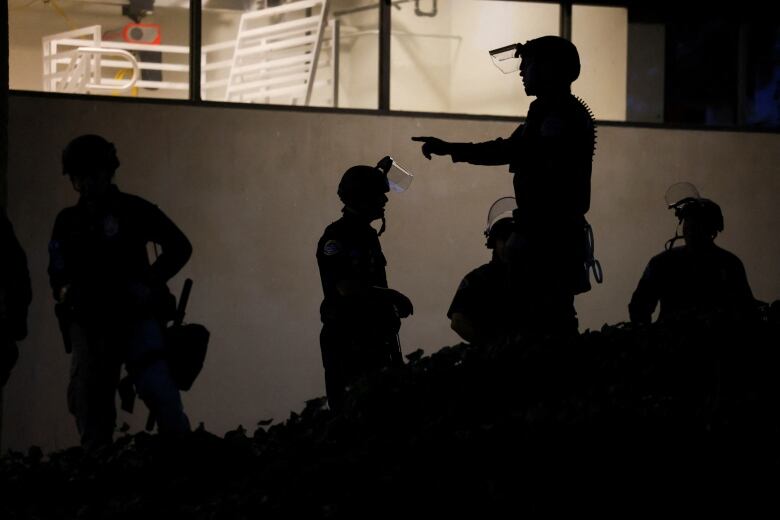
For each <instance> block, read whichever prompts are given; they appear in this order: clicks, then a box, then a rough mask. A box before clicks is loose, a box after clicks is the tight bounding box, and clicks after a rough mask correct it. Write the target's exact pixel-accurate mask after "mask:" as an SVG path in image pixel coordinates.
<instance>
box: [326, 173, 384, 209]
mask: <svg viewBox="0 0 780 520" xmlns="http://www.w3.org/2000/svg"><path fill="white" fill-rule="evenodd" d="M389 191H390V185H389V183H388V181H387V176H386V175H385V174H384V172H382V170H380V169H379V168H375V167H373V166H365V165H360V166H352V167H351V168H349V169H348V170H347V171H345V172H344V175H342V176H341V181H340V182H339V188H338V196H339V198H340V199H341V202H343V203H344V205H345V206H350V207H351V206H356V205H359V204H360V202H361V201H362V200H365V199H367V198H373V197H377V196H378V195H382V194H385V193H387V192H389Z"/></svg>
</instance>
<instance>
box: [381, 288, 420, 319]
mask: <svg viewBox="0 0 780 520" xmlns="http://www.w3.org/2000/svg"><path fill="white" fill-rule="evenodd" d="M387 292H388V296H389V298H390V302H391V303H392V304H393V307H395V310H396V311H398V317H399V318H407V317H409V316H410V315H412V314H414V307H413V306H412V300H410V299H409V298H407V297H406V296H405V295H404V294H402V293H400V292H398V291H396V290H395V289H387Z"/></svg>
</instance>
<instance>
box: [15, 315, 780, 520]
mask: <svg viewBox="0 0 780 520" xmlns="http://www.w3.org/2000/svg"><path fill="white" fill-rule="evenodd" d="M778 303H780V302H775V305H774V306H773V311H771V312H767V313H766V314H765V316H764V319H763V320H762V321H760V322H759V321H752V322H749V323H747V322H741V323H729V322H727V321H726V320H723V319H722V317H720V316H709V317H702V318H701V319H700V320H697V321H696V322H695V323H690V322H689V323H685V324H682V323H680V324H668V325H666V326H657V325H654V326H651V327H645V328H636V327H632V326H630V325H626V324H621V325H617V326H605V327H604V328H602V330H601V331H587V332H585V333H584V334H582V335H581V336H580V337H579V338H576V339H572V340H569V341H555V340H546V341H540V342H536V343H533V344H527V343H526V344H525V346H521V344H506V345H499V346H492V347H482V348H477V347H473V346H468V345H463V344H462V345H457V346H453V347H446V348H444V349H442V350H440V351H439V352H437V353H435V354H433V355H431V356H425V357H424V356H422V355H421V352H417V353H414V354H412V355H410V356H408V357H409V363H408V365H407V366H405V367H404V368H403V369H399V370H395V371H388V372H384V373H381V374H376V375H375V376H373V377H371V378H366V379H364V380H361V381H360V382H359V384H358V385H356V387H355V388H353V390H352V392H351V394H350V397H349V401H348V403H347V405H346V409H345V410H344V412H343V413H342V414H340V415H334V414H332V413H331V412H330V411H328V410H327V408H325V407H324V404H325V401H324V399H314V400H312V401H309V402H308V403H307V406H306V408H305V409H304V410H303V411H302V412H301V413H300V414H297V413H293V414H291V416H290V418H289V419H288V420H287V421H285V422H284V423H281V424H276V425H273V426H269V425H265V426H263V425H258V427H257V429H256V430H255V431H254V432H247V431H245V430H244V429H243V428H241V427H239V428H238V429H237V430H235V431H233V432H229V433H228V434H227V435H225V437H224V438H219V437H216V436H214V435H212V434H210V433H208V432H206V431H204V430H198V431H195V432H193V433H192V434H191V435H190V436H188V437H186V438H183V439H176V440H172V439H164V438H161V437H159V436H152V435H148V434H145V433H140V434H136V435H125V436H123V437H121V438H119V439H118V440H117V441H116V442H115V443H114V445H113V446H112V447H110V448H109V449H106V450H105V451H103V452H100V453H96V454H92V455H87V454H84V453H83V452H82V451H81V449H80V448H71V449H69V450H65V451H60V452H55V453H51V454H49V455H46V456H44V455H43V454H42V453H41V451H40V450H39V449H37V448H35V447H33V448H31V449H30V450H29V452H28V453H27V454H21V453H11V454H9V455H7V456H5V457H4V458H3V459H0V486H1V487H0V499H1V502H0V518H3V519H6V520H11V519H17V518H33V519H34V518H57V519H70V518H80V519H82V518H83V519H91V518H112V519H124V518H140V517H158V518H188V519H206V518H208V519H211V518H213V519H234V518H235V519H239V518H304V519H309V518H366V519H371V518H418V517H431V518H443V517H466V516H468V517H472V518H508V517H520V516H541V515H544V516H549V515H552V514H553V513H556V512H566V513H569V515H567V516H572V513H575V514H577V516H580V515H584V514H585V513H586V512H593V511H601V512H610V513H613V514H620V515H621V516H622V517H634V516H637V515H638V514H641V513H653V514H654V515H655V516H661V515H663V516H664V517H667V516H672V515H674V516H677V515H679V514H686V516H687V515H696V516H703V515H704V514H715V513H718V514H719V515H722V514H723V513H727V512H731V513H732V514H730V515H729V516H736V515H739V516H740V517H744V516H746V515H749V511H751V510H755V511H759V510H763V511H764V513H770V515H772V516H774V515H776V514H777V510H778V509H779V508H780V506H778V498H780V487H778V484H779V483H780V435H778V434H779V433H780V377H778V371H779V370H780V341H778V340H779V339H780V317H778V315H779V314H780V312H778V310H780V309H778V307H779V305H778ZM759 507H760V508H761V509H759ZM765 507H773V508H774V511H772V512H769V511H767V510H766V509H764V508H765ZM762 516H765V514H762ZM774 517H776V516H774Z"/></svg>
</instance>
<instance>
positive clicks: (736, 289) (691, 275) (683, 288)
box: [628, 183, 756, 324]
mask: <svg viewBox="0 0 780 520" xmlns="http://www.w3.org/2000/svg"><path fill="white" fill-rule="evenodd" d="M680 185H687V186H688V187H689V189H690V190H691V193H692V194H691V195H690V196H686V197H683V198H681V199H680V200H677V201H674V200H672V201H669V200H668V199H669V195H668V194H667V202H668V203H669V207H670V209H674V210H675V214H676V216H677V218H678V220H679V223H680V224H681V225H682V235H679V234H676V235H675V237H674V238H672V239H671V240H669V241H668V242H667V246H666V251H664V252H663V253H661V254H659V255H656V256H654V257H653V258H652V259H651V260H650V262H649V263H648V264H647V267H646V268H645V271H644V273H643V274H642V278H641V279H640V280H639V284H638V285H637V288H636V290H635V291H634V294H633V296H632V297H631V303H630V304H629V306H628V309H629V314H630V317H631V321H632V322H633V323H641V324H648V323H650V321H651V319H652V315H653V312H654V311H655V308H656V306H657V305H658V304H659V303H660V304H661V309H660V312H659V315H658V321H661V322H663V321H668V320H683V319H690V318H695V317H696V316H698V315H701V314H703V313H704V314H707V313H719V315H720V316H721V317H722V318H727V319H731V318H751V317H754V315H755V313H756V301H755V299H754V298H753V292H752V291H751V289H750V284H749V283H748V280H747V275H746V274H745V267H744V266H743V265H742V261H740V259H739V258H738V257H737V256H736V255H734V254H733V253H730V252H729V251H726V250H725V249H722V248H720V247H718V246H716V245H715V237H716V236H717V235H718V233H719V232H721V231H723V213H722V212H721V209H720V206H718V205H717V204H716V203H715V202H713V201H711V200H709V199H704V198H700V197H699V194H698V192H697V191H696V190H695V188H694V187H693V186H692V185H690V184H687V183H679V184H677V185H674V186H672V188H670V192H672V191H673V190H674V189H680V188H678V186H680ZM684 188H685V186H683V189H684ZM680 238H682V239H684V241H685V245H684V246H682V247H673V246H674V242H675V241H676V240H678V239H680Z"/></svg>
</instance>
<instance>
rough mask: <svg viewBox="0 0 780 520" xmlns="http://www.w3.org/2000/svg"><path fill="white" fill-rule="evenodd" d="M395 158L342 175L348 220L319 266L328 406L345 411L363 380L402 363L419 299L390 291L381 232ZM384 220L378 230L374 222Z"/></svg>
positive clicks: (332, 232)
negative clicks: (403, 341) (404, 323)
mask: <svg viewBox="0 0 780 520" xmlns="http://www.w3.org/2000/svg"><path fill="white" fill-rule="evenodd" d="M391 167H392V159H390V158H389V157H385V158H384V159H382V160H381V161H380V162H379V164H378V165H377V166H376V167H371V166H353V167H352V168H350V169H348V170H347V171H346V172H345V173H344V175H343V176H342V178H341V182H340V183H339V187H338V195H339V198H340V199H341V201H342V202H343V203H344V208H343V209H342V212H343V216H342V217H341V218H340V219H339V220H337V221H336V222H333V223H332V224H330V225H329V226H328V227H327V228H325V233H324V234H323V235H322V238H320V241H319V243H318V244H317V264H318V266H319V270H320V278H321V280H322V289H323V292H324V294H325V298H324V300H323V302H322V305H321V307H320V317H321V319H322V324H323V325H322V332H321V333H320V348H321V350H322V363H323V365H324V367H325V387H326V391H327V395H328V404H329V405H330V407H331V409H333V410H338V409H340V408H341V405H342V403H343V400H344V395H345V392H346V389H347V387H348V386H349V385H350V384H351V383H352V382H353V381H355V380H356V379H357V378H358V377H360V376H361V375H363V374H366V373H368V372H372V371H376V370H380V369H382V368H384V367H388V366H392V365H400V364H403V359H402V356H401V350H400V345H399V342H398V331H399V329H400V327H401V320H400V319H401V318H406V317H407V316H409V315H410V314H412V311H413V308H412V302H411V301H410V300H409V298H407V297H406V296H404V295H403V294H401V293H400V292H398V291H396V290H394V289H389V288H388V287H387V275H386V273H385V266H386V264H387V262H386V261H385V257H384V255H383V254H382V246H381V245H380V243H379V235H381V234H382V232H383V231H384V228H385V204H386V203H387V200H388V199H387V196H386V193H388V191H390V187H389V183H388V178H387V173H388V171H389V170H390V168H391ZM375 220H381V221H382V228H381V229H380V231H379V233H377V231H376V230H375V229H374V228H373V227H371V225H370V224H371V222H373V221H375Z"/></svg>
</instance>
